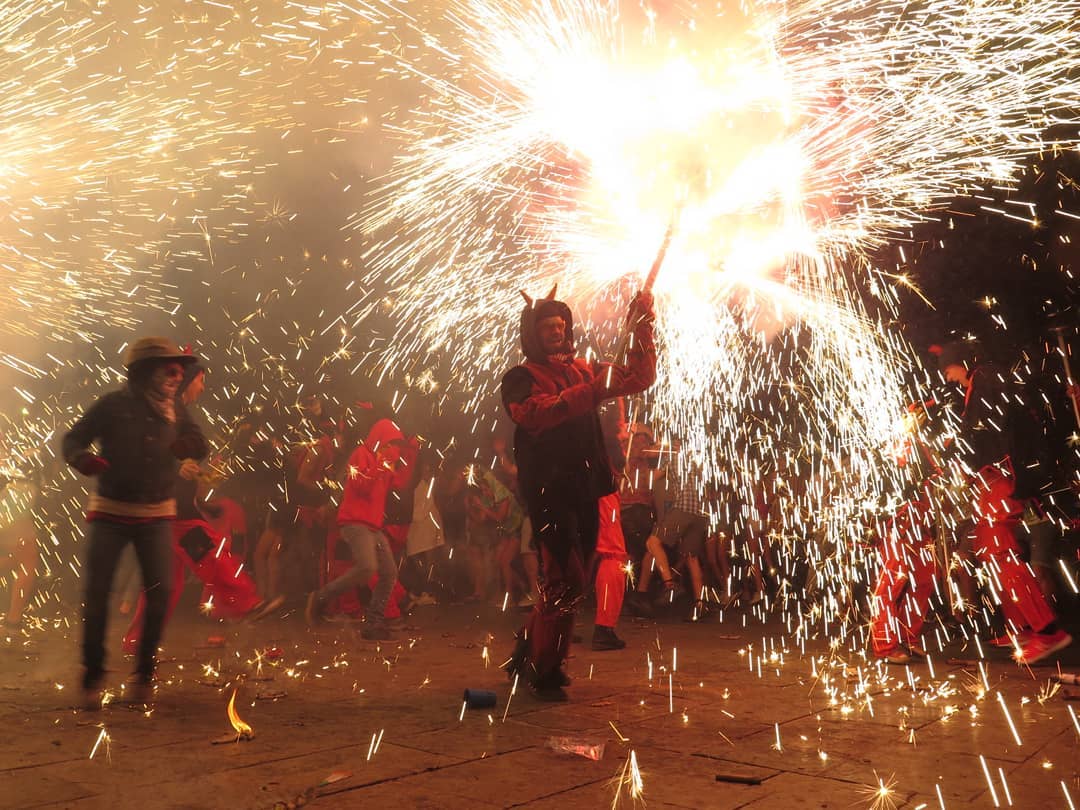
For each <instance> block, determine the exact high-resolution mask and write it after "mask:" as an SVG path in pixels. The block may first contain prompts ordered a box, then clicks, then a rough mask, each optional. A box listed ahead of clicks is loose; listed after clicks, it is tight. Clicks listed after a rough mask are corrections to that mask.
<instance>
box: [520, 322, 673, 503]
mask: <svg viewBox="0 0 1080 810" xmlns="http://www.w3.org/2000/svg"><path fill="white" fill-rule="evenodd" d="M538 312H542V314H543V316H544V317H546V316H548V315H552V314H558V315H560V316H561V317H562V318H563V319H564V320H565V321H566V335H567V343H568V345H567V349H568V351H567V353H565V354H558V355H550V356H549V355H546V354H545V353H544V352H543V349H542V348H541V346H540V343H539V339H538V336H537V334H536V324H537V313H538ZM573 330H574V320H573V316H572V315H571V314H570V308H569V307H567V306H566V305H565V304H563V303H561V302H555V301H550V300H542V301H537V302H535V304H534V305H531V306H527V307H526V308H525V310H524V311H523V312H522V317H521V345H522V348H523V350H524V351H525V357H526V358H527V360H528V362H526V363H524V364H523V365H520V366H515V367H514V368H512V369H510V371H508V372H507V373H506V375H505V376H504V377H503V380H502V397H503V405H504V406H505V407H506V410H507V413H509V414H510V418H511V419H512V420H513V421H514V424H515V425H516V428H515V430H514V457H515V459H516V461H517V465H518V484H519V487H520V490H521V495H522V498H523V499H524V500H525V503H526V504H527V505H528V507H529V511H530V512H531V513H533V514H537V513H538V511H539V509H538V505H539V502H540V499H541V496H543V497H544V498H545V499H555V500H557V501H563V502H566V503H580V502H582V501H595V500H597V499H599V498H600V497H602V496H604V495H608V494H610V493H612V492H614V491H615V490H616V488H617V486H616V476H615V472H614V470H613V469H612V465H611V461H610V459H609V458H608V452H607V449H606V445H605V441H604V433H603V430H602V429H601V426H600V417H599V415H598V413H597V407H598V406H599V405H600V403H601V402H603V401H605V400H608V399H613V398H615V397H619V396H627V395H630V394H636V393H640V392H641V391H644V390H645V389H646V388H648V387H649V386H650V385H652V383H653V381H654V380H655V379H656V349H655V347H654V345H653V331H652V321H651V320H642V321H641V322H639V323H638V325H637V326H636V328H635V335H634V337H635V340H634V347H633V349H632V350H631V352H630V354H629V364H628V365H626V366H616V365H610V364H607V363H600V364H590V363H587V362H586V361H585V360H583V359H581V358H578V357H574V355H573V340H574V337H573V334H574V332H573Z"/></svg>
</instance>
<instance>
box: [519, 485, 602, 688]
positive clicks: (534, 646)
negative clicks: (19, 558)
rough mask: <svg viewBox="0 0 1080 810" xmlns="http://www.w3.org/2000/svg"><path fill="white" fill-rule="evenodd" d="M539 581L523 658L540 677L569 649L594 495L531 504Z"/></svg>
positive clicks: (592, 534) (593, 527) (594, 513)
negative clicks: (541, 578)
mask: <svg viewBox="0 0 1080 810" xmlns="http://www.w3.org/2000/svg"><path fill="white" fill-rule="evenodd" d="M530 517H531V518H532V525H533V531H534V532H535V538H536V545H537V547H538V548H539V550H540V559H541V565H542V566H543V571H544V582H543V585H542V586H541V588H540V599H539V601H537V603H536V606H535V607H534V608H533V610H532V613H530V614H529V617H528V619H526V621H525V627H524V628H523V629H522V634H523V636H524V640H525V649H526V654H525V660H524V661H523V662H522V663H524V664H527V666H528V668H529V669H531V676H530V677H531V678H533V679H535V681H536V682H543V681H545V680H546V679H548V678H549V677H551V675H552V674H553V673H554V672H555V671H557V670H558V669H559V668H560V667H562V665H563V663H564V662H565V661H566V656H567V654H568V653H569V651H570V639H571V637H572V635H573V631H574V609H575V608H576V606H577V603H578V602H579V601H580V599H581V597H582V594H583V593H584V590H585V564H584V561H583V560H582V549H583V548H585V547H591V546H592V545H593V544H594V542H595V539H596V536H597V531H598V527H597V522H598V520H599V518H600V513H599V509H598V508H597V502H596V501H579V502H575V503H567V502H564V501H562V500H557V499H555V498H551V499H550V500H545V501H544V502H542V503H540V504H537V505H536V506H535V507H534V508H530Z"/></svg>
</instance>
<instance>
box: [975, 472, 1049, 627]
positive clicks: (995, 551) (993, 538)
mask: <svg viewBox="0 0 1080 810" xmlns="http://www.w3.org/2000/svg"><path fill="white" fill-rule="evenodd" d="M1014 491H1015V488H1014V484H1013V479H1012V477H1011V476H1010V475H1009V474H1008V471H1007V470H1006V471H1003V470H1001V469H999V468H998V467H996V466H986V467H983V468H982V469H981V470H979V474H978V475H977V476H976V478H975V481H974V483H973V484H972V493H973V496H974V501H975V506H976V508H977V510H978V514H977V515H976V516H975V517H976V523H975V536H974V543H973V546H974V551H975V555H976V556H977V557H978V558H979V561H980V562H981V563H982V564H983V567H984V568H985V570H986V572H987V573H988V574H989V578H990V585H991V589H992V590H993V592H994V596H995V597H997V599H998V601H1000V602H1001V609H1002V612H1003V613H1004V614H1005V619H1006V621H1008V623H1009V624H1010V625H1011V628H1010V629H1011V630H1012V631H1013V632H1019V631H1021V630H1024V629H1026V628H1029V627H1030V628H1031V629H1032V630H1035V631H1036V632H1038V631H1040V630H1042V629H1043V628H1045V627H1046V626H1047V625H1049V624H1050V623H1051V622H1053V621H1054V620H1055V619H1056V618H1057V617H1056V616H1055V615H1054V611H1053V610H1052V609H1051V607H1050V605H1048V604H1047V602H1046V597H1045V596H1044V595H1043V592H1042V590H1041V589H1040V588H1039V582H1038V580H1036V579H1035V574H1034V573H1033V572H1032V570H1031V566H1029V565H1028V564H1027V563H1025V562H1024V561H1023V560H1022V559H1021V557H1020V546H1019V545H1018V544H1017V542H1016V531H1017V529H1018V528H1019V523H1020V514H1021V513H1022V512H1023V504H1022V503H1020V501H1018V500H1016V499H1015V498H1013V493H1014Z"/></svg>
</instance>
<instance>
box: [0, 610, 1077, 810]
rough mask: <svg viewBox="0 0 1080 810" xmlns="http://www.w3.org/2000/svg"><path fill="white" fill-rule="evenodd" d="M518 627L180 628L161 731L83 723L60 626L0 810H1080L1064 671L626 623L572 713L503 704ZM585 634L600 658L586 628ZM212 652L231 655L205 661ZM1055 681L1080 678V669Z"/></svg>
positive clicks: (593, 660) (736, 616) (117, 673)
mask: <svg viewBox="0 0 1080 810" xmlns="http://www.w3.org/2000/svg"><path fill="white" fill-rule="evenodd" d="M519 619H520V617H519V616H518V615H516V614H513V613H502V612H500V611H498V610H496V609H494V608H481V609H477V608H475V607H473V608H468V607H465V606H452V607H428V608H421V609H419V610H417V611H416V612H415V613H414V614H413V615H412V616H411V617H409V618H408V620H407V624H406V625H405V626H404V627H403V628H401V629H400V630H399V633H398V635H399V640H398V641H395V642H392V643H382V644H375V643H371V642H365V641H362V640H361V639H360V638H359V634H358V628H357V627H355V626H352V625H347V624H330V625H328V626H327V627H326V629H325V630H323V631H321V632H319V633H318V634H313V633H311V632H309V631H308V630H307V628H306V627H304V626H303V624H302V623H301V622H299V621H298V620H297V617H296V616H291V617H288V618H285V619H282V620H280V621H274V620H270V621H268V622H267V623H264V624H261V625H257V626H249V625H242V624H240V625H235V624H234V625H215V624H214V623H211V622H209V621H207V620H204V619H201V618H198V617H196V616H193V615H192V616H189V617H187V618H181V619H180V620H179V621H178V622H177V623H176V624H175V626H173V627H170V628H169V631H168V634H167V638H166V645H165V648H164V661H163V663H162V666H161V676H162V678H163V680H164V683H163V685H162V687H161V690H160V694H159V697H158V700H157V704H156V707H155V708H154V709H153V711H152V712H149V713H144V712H142V711H138V710H135V709H134V708H131V707H128V706H126V705H124V704H123V702H122V700H121V699H119V698H118V700H117V701H116V702H115V703H113V704H112V705H109V706H107V707H106V709H105V710H104V711H102V712H100V713H97V714H94V713H90V714H88V713H84V712H79V711H76V710H74V709H73V708H72V705H73V703H74V702H75V697H76V691H75V689H74V686H75V684H76V676H77V667H76V664H75V662H76V660H77V655H76V635H77V634H76V633H75V632H74V631H73V629H72V628H66V627H64V626H63V623H61V624H60V626H59V627H53V628H49V629H45V630H41V629H38V630H34V631H32V632H31V633H30V635H29V640H26V639H25V638H24V637H22V636H16V637H13V638H9V640H8V641H7V642H6V643H5V644H4V645H2V646H0V722H2V723H3V725H4V728H5V729H6V733H5V734H3V735H2V737H0V806H2V807H18V808H30V807H71V808H78V809H79V810H83V809H84V808H85V809H87V810H88V809H89V808H98V807H102V808H114V807H120V808H126V807H154V808H157V807H163V808H219V807H220V808H229V809H230V810H242V808H266V810H269V809H270V808H274V807H275V806H277V807H285V806H288V803H290V802H291V803H293V804H294V805H298V804H300V803H306V804H315V805H317V806H318V807H328V808H360V807H381V806H387V807H395V808H413V807H415V808H485V807H527V808H537V809H539V808H578V807H580V808H604V807H611V806H612V805H613V803H616V802H617V806H618V807H633V806H635V805H636V806H640V805H642V800H636V801H635V799H634V797H633V796H631V792H630V789H629V785H630V782H629V779H628V778H624V775H625V774H626V773H627V772H628V761H629V759H630V755H631V752H633V754H634V757H635V759H636V762H637V764H638V766H639V768H640V773H641V777H642V779H643V784H644V794H643V797H642V798H643V801H644V803H645V804H646V805H647V806H648V807H650V808H744V807H746V808H755V809H756V808H857V807H872V806H873V807H883V808H887V807H905V808H918V807H926V808H932V809H933V808H941V807H946V808H957V807H994V806H1002V807H1007V806H1013V807H1024V808H1053V807H1070V806H1071V803H1072V802H1078V803H1080V782H1078V778H1077V777H1078V770H1080V758H1078V750H1080V749H1078V742H1080V720H1078V719H1077V717H1076V716H1074V715H1073V714H1072V713H1071V710H1070V707H1072V706H1076V705H1077V704H1075V703H1070V702H1069V700H1068V698H1069V697H1071V695H1070V694H1069V693H1070V692H1075V693H1077V696H1078V697H1080V687H1078V688H1070V687H1064V688H1062V689H1060V690H1058V691H1057V692H1056V693H1054V694H1051V687H1050V677H1051V675H1052V674H1053V673H1054V672H1056V669H1055V667H1054V666H1052V665H1051V666H1046V667H1039V668H1036V669H1035V670H1033V671H1028V670H1024V669H1020V668H1018V667H1017V666H1016V665H1014V664H1012V663H1011V662H1010V661H1009V660H1008V657H1007V654H1006V653H1003V652H1001V651H996V650H995V651H990V650H988V651H987V653H986V655H987V657H986V658H985V659H982V660H979V655H978V651H977V650H976V648H975V647H974V646H973V645H970V646H967V647H966V648H965V647H964V646H963V645H961V644H952V645H947V646H946V647H945V649H944V650H943V651H941V652H938V653H936V654H934V655H933V656H932V658H931V663H930V665H928V664H926V663H922V664H917V665H914V666H911V667H910V668H908V667H882V666H880V665H875V664H874V663H872V662H869V661H868V660H867V659H866V657H865V656H864V655H862V654H859V653H852V652H850V651H846V650H845V649H844V645H838V646H836V648H835V649H831V645H830V639H828V638H825V637H823V638H820V639H812V640H810V641H808V642H806V643H805V645H803V646H804V647H805V649H800V648H798V647H796V646H794V643H793V642H792V641H791V640H790V639H789V640H787V641H785V640H784V639H785V636H786V630H785V628H784V626H783V625H782V624H780V623H779V621H778V620H772V621H770V622H768V623H764V624H763V623H762V622H761V620H760V619H759V618H757V617H753V616H748V615H745V614H742V613H740V612H738V611H734V612H729V613H728V614H727V615H726V616H725V617H724V621H723V623H719V622H714V623H709V624H704V625H689V624H685V623H683V622H681V621H675V620H669V621H660V622H642V621H633V622H632V621H629V620H627V621H625V622H624V626H623V627H622V628H621V632H622V633H623V635H624V636H625V637H626V638H627V640H628V641H629V643H630V645H629V647H628V649H626V650H625V651H622V652H604V653H594V652H592V651H591V650H590V649H589V648H588V646H587V645H579V646H577V647H576V648H575V651H574V655H573V658H572V659H571V661H570V665H569V670H570V674H571V675H572V676H573V678H574V684H573V686H572V687H571V689H570V693H571V702H569V703H567V704H561V705H550V704H543V703H539V702H537V701H536V700H535V699H533V698H532V697H531V696H530V695H529V694H528V693H527V692H519V693H518V694H516V695H514V696H513V697H512V699H510V701H509V706H507V701H508V697H509V695H510V688H509V685H508V683H507V682H506V680H505V678H504V677H502V673H501V672H500V671H499V670H498V669H497V664H498V662H499V661H500V660H501V658H502V657H503V656H504V655H505V653H506V652H507V651H508V649H509V647H510V639H511V635H512V632H513V629H514V627H515V625H516V624H517V622H518V621H519ZM117 627H118V622H114V624H113V626H112V628H111V630H110V634H111V636H113V637H114V638H115V637H116V636H117V635H118V633H117V632H116V630H117ZM581 630H582V632H583V633H584V635H585V637H586V639H588V637H589V634H590V633H591V626H589V625H584V626H582V627H581ZM215 634H216V635H221V636H223V637H224V646H221V647H216V646H210V645H208V643H207V642H208V637H209V636H211V635H215ZM271 647H278V648H280V649H281V650H282V653H283V654H282V657H281V658H280V659H278V660H277V661H270V660H264V662H263V663H262V666H261V669H260V667H259V665H258V663H257V660H256V651H262V650H265V649H267V648H271ZM485 651H487V653H488V654H489V656H490V661H489V660H487V659H486V658H485ZM110 663H111V666H112V667H113V669H114V671H113V673H112V678H111V683H113V684H114V685H115V686H116V688H118V687H119V684H120V683H121V682H122V681H123V678H124V675H125V674H126V672H127V667H128V666H129V664H128V663H127V662H125V661H124V660H123V659H122V657H121V656H120V654H119V650H118V649H114V650H113V651H112V652H111V659H110ZM1062 667H1063V668H1064V669H1065V670H1072V671H1076V672H1080V650H1077V649H1075V648H1074V649H1070V650H1068V651H1066V655H1065V656H1064V657H1063V659H1062ZM237 683H239V697H238V699H237V707H238V711H239V714H240V716H241V717H242V718H243V720H245V721H246V722H247V723H249V724H250V725H251V726H252V727H253V728H254V731H255V737H254V739H252V740H250V741H247V742H239V743H228V744H222V745H212V744H211V741H212V740H214V739H215V738H220V737H221V736H222V735H224V734H227V733H229V732H230V728H231V727H230V725H229V722H228V719H227V715H226V704H227V702H228V698H229V696H230V695H231V694H232V693H233V689H234V685H236V684H237ZM466 687H472V688H482V689H492V690H495V691H496V692H497V693H498V704H497V706H496V708H495V709H493V710H490V712H489V711H488V710H469V711H465V712H463V710H462V691H463V689H464V688H466ZM1006 713H1007V714H1006ZM1008 718H1011V721H1012V723H1013V724H1014V725H1015V734H1014V733H1013V731H1012V730H1010V725H1009V719H1008ZM103 730H104V731H105V732H106V733H107V735H108V740H107V741H106V740H104V739H103V736H102V732H103ZM553 736H556V737H558V736H572V737H574V738H580V739H583V740H585V741H589V742H595V743H603V744H604V745H605V751H604V754H603V758H602V759H600V760H599V761H593V760H589V759H585V758H583V757H579V756H574V755H569V754H562V753H555V752H554V751H552V750H549V749H548V748H547V747H545V742H546V741H547V740H548V739H549V738H551V737H553ZM95 746H96V751H95V750H94V749H95ZM335 773H336V774H344V777H343V778H340V779H338V780H337V781H332V782H330V783H329V784H323V785H321V786H320V783H322V782H324V780H326V778H327V777H329V776H330V775H331V774H335ZM987 774H989V781H990V782H992V784H993V788H994V791H995V792H994V794H991V792H990V788H989V787H988V777H987ZM740 778H742V779H749V780H750V781H752V782H754V784H742V783H739V782H737V781H733V780H736V779H740ZM879 780H880V781H879ZM881 783H883V784H885V785H886V786H887V787H888V791H887V793H885V794H884V795H882V792H881V791H879V784H881ZM995 801H996V803H997V804H995ZM875 802H877V803H876V804H875ZM1010 802H1011V805H1010Z"/></svg>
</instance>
